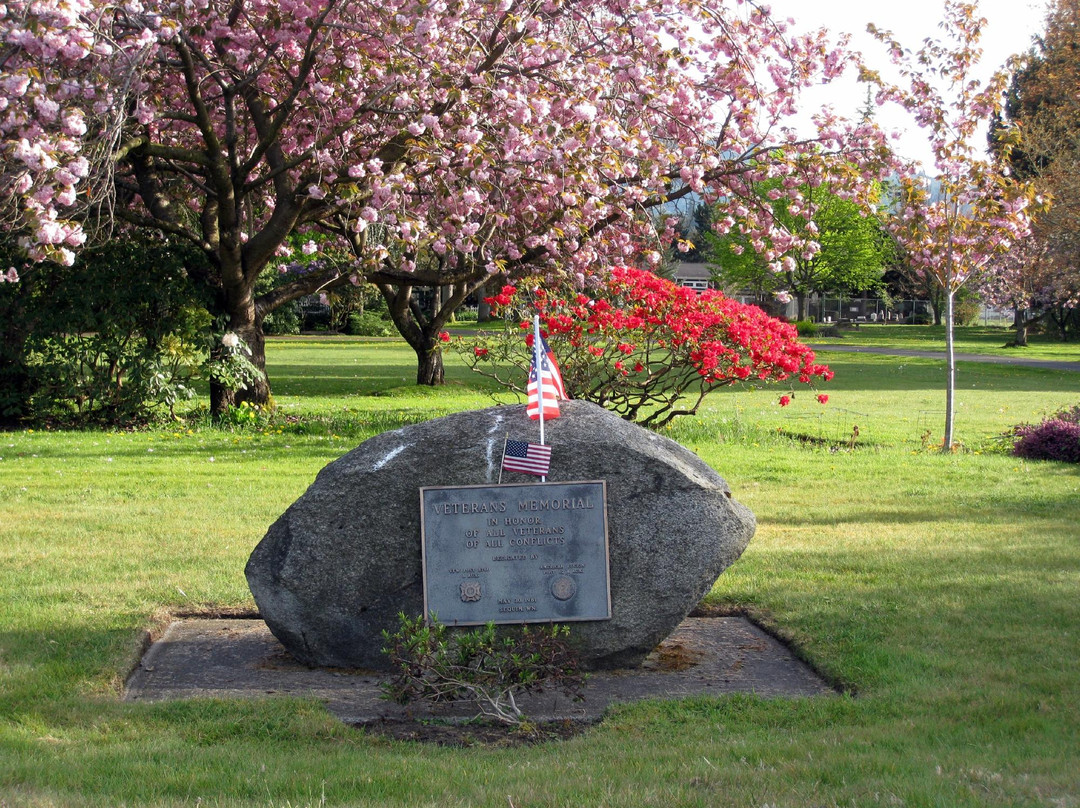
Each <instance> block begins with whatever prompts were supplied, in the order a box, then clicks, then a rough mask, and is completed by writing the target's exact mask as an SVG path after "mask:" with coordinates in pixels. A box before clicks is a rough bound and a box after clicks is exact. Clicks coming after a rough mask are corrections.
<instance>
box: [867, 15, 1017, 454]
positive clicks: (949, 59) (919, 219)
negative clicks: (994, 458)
mask: <svg viewBox="0 0 1080 808" xmlns="http://www.w3.org/2000/svg"><path fill="white" fill-rule="evenodd" d="M985 23H986V21H985V20H984V19H983V18H981V17H979V16H978V14H977V6H976V5H975V4H974V3H964V2H956V0H948V2H946V4H945V14H944V21H943V22H942V26H941V27H942V30H943V32H944V37H945V38H944V41H942V40H926V41H925V42H924V43H923V46H922V47H921V48H920V49H919V50H918V51H915V52H914V53H912V52H911V51H908V50H905V49H904V48H903V47H902V46H901V45H900V43H899V42H897V41H896V39H895V38H894V37H893V36H892V35H891V34H890V33H889V32H888V31H882V30H878V29H877V28H876V27H875V26H873V25H871V26H870V31H871V33H873V34H874V35H875V36H876V37H877V38H878V39H879V41H881V42H883V43H885V44H886V45H887V46H888V48H889V52H890V55H891V56H892V59H893V61H894V63H895V64H896V65H897V66H898V67H899V68H900V74H901V81H902V82H903V85H900V84H890V83H882V87H881V90H880V92H879V93H878V100H879V101H885V100H892V101H896V102H899V103H900V104H901V105H903V106H904V107H905V108H906V109H907V110H908V111H909V112H911V113H912V114H913V115H914V117H915V120H916V122H917V123H918V125H919V126H920V127H922V128H923V129H925V130H926V132H927V134H928V136H929V138H930V145H931V147H932V150H933V155H934V167H935V169H936V172H937V173H936V174H935V176H933V177H928V176H927V175H925V174H922V173H917V172H915V171H914V170H911V171H909V172H908V173H906V174H905V175H903V176H901V178H900V182H899V188H898V191H897V195H898V199H897V215H896V216H895V218H894V221H893V223H892V230H893V233H894V234H895V236H896V237H897V239H898V241H899V242H900V243H901V245H902V246H903V248H904V250H905V252H906V254H907V258H908V260H909V261H910V262H911V264H912V265H913V267H914V268H915V269H916V271H918V272H921V273H923V274H924V275H926V276H928V277H930V278H932V279H933V280H934V281H935V282H936V283H937V284H938V285H939V286H940V287H941V289H942V290H943V292H944V294H945V352H946V362H947V383H946V387H947V390H946V406H945V435H944V441H943V445H942V448H943V451H950V450H951V449H952V446H953V431H954V414H955V397H956V356H955V351H954V347H953V343H954V340H953V321H954V317H953V304H954V300H955V296H956V292H957V290H959V289H960V288H961V287H963V286H964V285H965V284H966V283H968V282H969V281H971V280H972V279H973V278H978V277H980V276H982V275H985V274H987V273H989V272H991V271H992V269H993V267H994V263H993V259H994V257H995V256H997V255H1000V254H1001V253H1004V252H1007V251H1008V250H1009V249H1011V248H1012V247H1013V245H1014V244H1015V243H1016V242H1018V241H1020V240H1022V239H1024V238H1025V237H1026V236H1027V235H1028V234H1029V218H1028V207H1029V203H1030V202H1031V201H1032V196H1033V190H1032V188H1031V187H1030V186H1029V185H1027V184H1024V183H1019V182H1015V181H1013V180H1011V179H1010V178H1009V177H1008V171H1007V170H1006V169H1005V167H1004V165H1003V164H1002V163H1001V162H1000V159H995V160H992V159H988V158H984V157H981V156H980V155H979V154H978V153H977V152H976V150H975V146H974V143H975V141H976V134H977V130H978V127H979V125H980V123H982V122H984V121H987V120H989V119H990V118H991V116H992V115H994V113H996V112H997V111H998V110H999V109H1000V107H1001V102H1002V96H1003V93H1004V90H1005V86H1006V83H1007V77H1006V74H1005V73H1004V72H1003V71H998V72H996V73H994V74H993V75H992V76H991V77H990V79H989V80H987V81H985V82H983V81H981V80H980V79H979V78H978V75H977V72H978V71H977V69H978V66H979V57H980V55H981V50H980V49H979V47H978V42H979V37H980V34H981V31H982V28H983V26H984V25H985ZM867 78H871V79H876V80H878V81H880V77H878V76H872V75H867ZM1001 142H1002V149H1003V151H1002V152H999V153H998V155H997V157H998V158H1000V157H1001V155H1002V154H1007V150H1008V146H1009V143H1008V141H1007V140H1005V138H1004V136H1003V137H1002V141H1001Z"/></svg>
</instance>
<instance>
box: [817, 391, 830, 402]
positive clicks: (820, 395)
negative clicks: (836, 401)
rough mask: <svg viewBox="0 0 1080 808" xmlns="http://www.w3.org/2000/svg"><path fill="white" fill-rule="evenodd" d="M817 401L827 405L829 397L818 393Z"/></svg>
mask: <svg viewBox="0 0 1080 808" xmlns="http://www.w3.org/2000/svg"><path fill="white" fill-rule="evenodd" d="M817 400H818V401H819V402H820V403H822V404H827V403H828V402H829V397H828V396H827V395H826V394H825V393H818V397H817Z"/></svg>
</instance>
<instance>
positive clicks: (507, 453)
mask: <svg viewBox="0 0 1080 808" xmlns="http://www.w3.org/2000/svg"><path fill="white" fill-rule="evenodd" d="M502 466H503V469H504V470H505V471H520V472H522V473H523V474H535V475H536V476H537V477H546V476H547V473H548V469H549V468H550V467H551V447H550V446H543V445H541V444H539V443H526V442H525V441H523V440H510V439H509V438H507V439H506V445H505V446H504V447H503V462H502Z"/></svg>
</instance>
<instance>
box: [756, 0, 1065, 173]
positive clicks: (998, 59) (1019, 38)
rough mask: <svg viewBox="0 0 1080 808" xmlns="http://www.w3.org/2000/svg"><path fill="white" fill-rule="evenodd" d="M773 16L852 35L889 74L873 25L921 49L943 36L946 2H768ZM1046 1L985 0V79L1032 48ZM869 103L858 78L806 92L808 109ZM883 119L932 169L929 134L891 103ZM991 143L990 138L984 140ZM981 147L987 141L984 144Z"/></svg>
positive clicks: (907, 152)
mask: <svg viewBox="0 0 1080 808" xmlns="http://www.w3.org/2000/svg"><path fill="white" fill-rule="evenodd" d="M764 2H765V3H767V4H768V5H769V6H771V7H772V11H773V15H774V16H776V17H779V18H781V19H786V18H788V17H790V18H792V19H794V20H795V29H796V30H811V29H816V28H827V29H829V30H830V31H832V32H834V34H836V33H841V32H842V33H850V34H851V47H852V48H854V49H855V50H859V51H862V53H863V54H864V57H865V60H866V62H867V63H868V64H869V65H871V66H872V67H874V68H876V69H877V70H879V71H880V72H881V73H882V74H883V75H888V73H887V71H888V70H889V68H890V61H889V57H888V53H887V52H886V50H885V48H884V46H883V45H881V44H880V43H878V42H877V41H876V40H874V39H873V37H871V36H870V35H869V34H867V33H866V26H867V23H870V22H873V23H875V24H876V25H877V26H878V27H879V28H882V29H886V30H890V31H892V32H893V34H894V35H895V37H896V39H897V40H898V41H899V42H900V43H901V44H902V45H903V46H904V47H905V48H907V49H908V50H917V49H918V48H919V47H920V46H921V45H922V42H923V40H924V39H926V38H927V37H932V38H935V39H940V37H941V31H940V30H939V28H938V24H939V23H940V22H941V16H942V4H941V0H892V2H874V1H873V0H861V1H860V0H764ZM1045 9H1046V5H1045V2H1044V0H981V2H979V14H980V15H981V16H983V17H985V18H986V20H987V24H986V26H985V27H984V28H983V33H982V40H981V45H982V48H983V57H982V62H981V70H980V73H981V77H982V78H985V77H987V76H989V75H990V74H991V73H993V71H994V70H996V69H997V68H998V67H1000V66H1001V65H1003V64H1004V63H1005V61H1006V60H1007V59H1008V58H1009V56H1011V55H1013V54H1015V53H1023V52H1025V51H1027V50H1028V49H1029V48H1030V47H1031V44H1032V38H1033V37H1034V36H1035V35H1036V34H1038V33H1040V32H1041V31H1042V27H1043V21H1044V17H1045ZM865 102H866V86H865V85H861V84H858V83H857V82H856V81H855V80H854V78H852V79H851V80H850V81H845V82H843V83H842V84H838V85H836V86H831V85H830V86H828V87H822V88H816V89H814V90H813V92H812V93H811V94H807V95H805V96H804V107H807V108H809V107H818V106H824V105H826V104H831V105H832V106H833V108H834V109H835V110H836V111H837V112H838V113H839V114H841V115H843V116H844V117H852V118H853V117H855V116H856V115H857V114H858V110H859V109H861V108H862V107H863V105H864V104H865ZM876 119H877V121H878V123H879V124H880V125H881V126H882V127H883V128H885V129H886V130H889V131H892V130H896V131H899V132H901V133H902V135H901V138H900V140H899V141H897V142H896V148H897V151H898V152H899V153H900V154H901V155H902V156H904V157H908V158H913V159H916V160H919V161H921V162H922V163H923V164H924V165H925V166H926V167H927V169H928V170H932V167H933V161H932V159H931V156H930V151H929V148H928V146H927V145H926V136H925V134H924V133H923V132H922V131H921V130H919V129H918V127H916V126H915V125H914V123H913V122H912V121H911V119H910V117H909V116H908V115H907V113H906V112H904V111H903V110H902V109H900V108H899V107H896V106H895V105H890V106H887V107H882V108H881V109H879V110H878V112H877V118H876ZM982 142H985V139H984V140H983V141H982ZM979 145H981V144H979Z"/></svg>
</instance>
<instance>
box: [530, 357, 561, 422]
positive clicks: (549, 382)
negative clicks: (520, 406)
mask: <svg viewBox="0 0 1080 808" xmlns="http://www.w3.org/2000/svg"><path fill="white" fill-rule="evenodd" d="M537 353H538V354H539V357H538V358H539V360H540V367H539V369H537V367H536V362H537V357H536V356H535V355H534V358H533V362H532V366H531V367H530V368H529V387H528V389H527V390H526V392H527V393H528V394H529V401H528V403H527V404H526V405H525V412H526V414H527V415H528V416H529V417H530V418H532V419H533V420H534V421H535V420H537V419H539V418H540V392H541V387H542V388H543V396H544V420H545V421H546V420H548V419H549V418H558V417H559V390H560V389H561V388H562V379H561V378H560V379H559V380H558V382H556V381H555V371H554V370H552V367H551V362H550V360H548V358H547V354H545V353H544V352H543V351H538V352H537ZM540 381H542V382H543V385H541V384H540V383H539V382H540Z"/></svg>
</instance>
